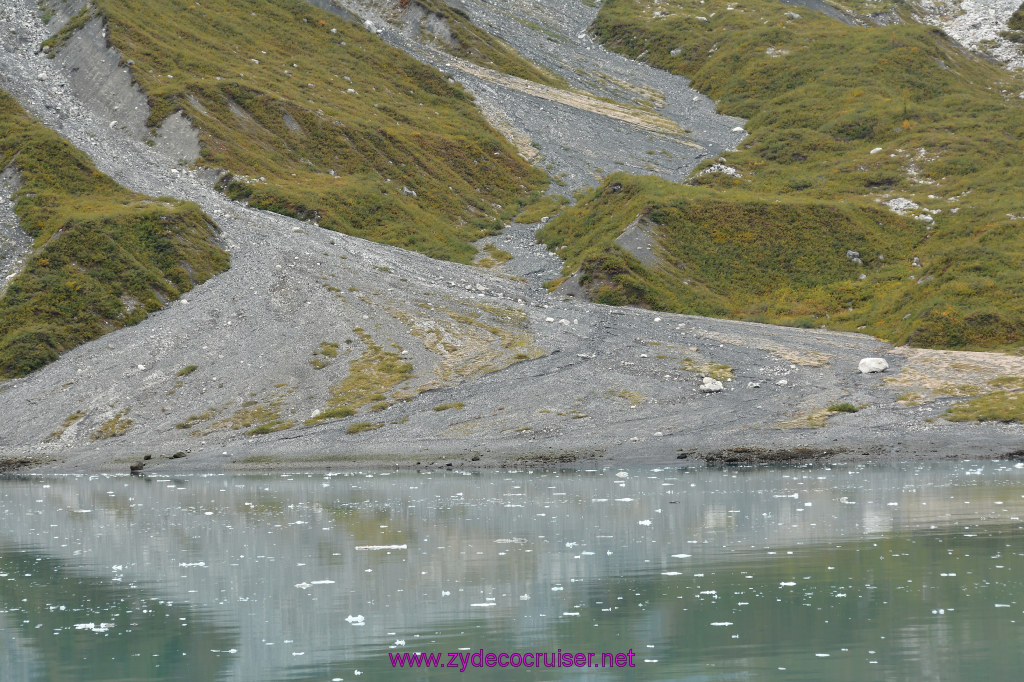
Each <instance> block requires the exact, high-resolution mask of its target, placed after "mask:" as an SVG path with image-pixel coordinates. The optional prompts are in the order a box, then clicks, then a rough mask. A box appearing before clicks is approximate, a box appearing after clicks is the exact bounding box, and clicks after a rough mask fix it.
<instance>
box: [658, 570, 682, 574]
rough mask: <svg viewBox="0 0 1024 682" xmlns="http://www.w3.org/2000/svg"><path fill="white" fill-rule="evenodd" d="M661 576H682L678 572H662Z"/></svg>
mask: <svg viewBox="0 0 1024 682" xmlns="http://www.w3.org/2000/svg"><path fill="white" fill-rule="evenodd" d="M661 574H662V575H682V573H680V572H679V571H662V572H661Z"/></svg>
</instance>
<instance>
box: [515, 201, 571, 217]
mask: <svg viewBox="0 0 1024 682" xmlns="http://www.w3.org/2000/svg"><path fill="white" fill-rule="evenodd" d="M567 203H569V199H568V198H566V197H564V196H562V195H561V194H543V195H539V196H537V197H535V198H532V199H531V200H530V201H529V202H528V203H527V204H526V206H524V207H523V210H522V211H521V212H520V213H519V215H517V216H516V217H515V220H516V222H517V223H524V224H530V223H538V222H540V220H541V218H544V217H549V216H553V215H555V214H556V213H558V212H559V211H561V210H562V208H563V207H564V206H565V205H566V204H567Z"/></svg>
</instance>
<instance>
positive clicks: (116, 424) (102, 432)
mask: <svg viewBox="0 0 1024 682" xmlns="http://www.w3.org/2000/svg"><path fill="white" fill-rule="evenodd" d="M132 423H133V422H132V420H131V419H129V418H128V410H121V411H120V412H118V413H117V414H115V415H114V416H113V417H111V418H110V419H108V420H107V421H105V422H103V423H102V424H101V425H100V426H99V427H98V428H97V429H96V430H95V431H93V432H92V433H91V434H89V440H91V441H97V440H107V439H108V438H117V437H118V436H123V435H124V434H126V433H128V429H130V428H131V427H132Z"/></svg>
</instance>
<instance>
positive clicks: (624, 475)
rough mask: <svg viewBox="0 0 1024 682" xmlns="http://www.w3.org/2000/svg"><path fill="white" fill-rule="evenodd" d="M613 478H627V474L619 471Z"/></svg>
mask: <svg viewBox="0 0 1024 682" xmlns="http://www.w3.org/2000/svg"><path fill="white" fill-rule="evenodd" d="M615 478H629V472H628V471H620V472H618V473H617V474H615Z"/></svg>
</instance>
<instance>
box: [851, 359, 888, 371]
mask: <svg viewBox="0 0 1024 682" xmlns="http://www.w3.org/2000/svg"><path fill="white" fill-rule="evenodd" d="M857 369H859V370H860V373H861V374H875V373H876V372H884V371H885V370H887V369H889V363H888V362H886V361H885V358H864V359H863V360H861V361H860V364H858V365H857Z"/></svg>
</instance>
